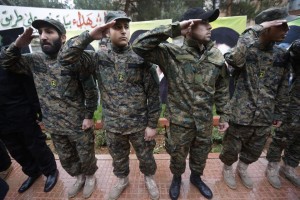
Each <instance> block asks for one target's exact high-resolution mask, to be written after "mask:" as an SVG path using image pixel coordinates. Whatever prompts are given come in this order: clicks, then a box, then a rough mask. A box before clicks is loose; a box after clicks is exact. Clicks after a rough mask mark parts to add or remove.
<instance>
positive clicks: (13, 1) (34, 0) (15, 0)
mask: <svg viewBox="0 0 300 200" xmlns="http://www.w3.org/2000/svg"><path fill="white" fill-rule="evenodd" d="M5 4H6V5H13V6H25V7H39V8H68V2H67V1H65V2H64V3H62V2H61V1H59V0H7V1H6V3H5Z"/></svg>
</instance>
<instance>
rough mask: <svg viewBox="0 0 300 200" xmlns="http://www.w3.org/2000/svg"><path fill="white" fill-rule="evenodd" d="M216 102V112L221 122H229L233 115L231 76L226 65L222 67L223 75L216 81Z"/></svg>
mask: <svg viewBox="0 0 300 200" xmlns="http://www.w3.org/2000/svg"><path fill="white" fill-rule="evenodd" d="M214 101H215V105H216V112H217V114H218V115H219V116H220V122H229V117H230V115H231V107H230V97H229V75H228V73H227V69H226V65H225V64H224V65H223V66H222V67H221V73H220V75H219V77H218V80H217V81H216V92H215V95H214Z"/></svg>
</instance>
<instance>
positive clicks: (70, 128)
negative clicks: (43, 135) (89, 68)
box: [1, 44, 98, 135]
mask: <svg viewBox="0 0 300 200" xmlns="http://www.w3.org/2000/svg"><path fill="white" fill-rule="evenodd" d="M1 64H2V66H3V67H4V68H6V69H7V70H10V71H13V72H15V73H25V74H29V73H33V78H34V82H35V86H36V89H37V93H38V97H39V100H40V104H41V109H42V113H43V122H44V124H45V127H46V130H47V132H49V133H51V134H59V135H72V134H76V132H79V131H81V126H82V122H83V120H84V119H92V118H93V114H94V111H95V110H96V109H97V101H98V93H97V87H96V84H95V80H94V79H93V77H92V76H91V75H88V74H85V73H81V74H79V73H74V72H72V71H68V70H67V69H64V68H62V66H61V65H60V64H59V63H58V62H57V56H53V57H49V56H47V55H46V54H44V53H42V52H36V53H31V54H23V55H21V53H20V50H19V48H17V47H16V46H15V45H14V44H12V45H10V46H9V47H8V48H7V49H6V50H4V49H3V50H2V52H1Z"/></svg>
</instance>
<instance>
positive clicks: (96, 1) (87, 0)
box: [74, 0, 123, 10]
mask: <svg viewBox="0 0 300 200" xmlns="http://www.w3.org/2000/svg"><path fill="white" fill-rule="evenodd" d="M74 4H75V8H76V9H87V10H120V9H122V7H123V3H122V1H111V0H74Z"/></svg>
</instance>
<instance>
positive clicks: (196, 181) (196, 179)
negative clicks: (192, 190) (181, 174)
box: [190, 171, 213, 199]
mask: <svg viewBox="0 0 300 200" xmlns="http://www.w3.org/2000/svg"><path fill="white" fill-rule="evenodd" d="M190 181H191V183H192V184H193V185H194V186H195V187H196V188H198V190H199V192H200V193H201V194H202V195H203V196H204V197H205V198H207V199H211V198H212V197H213V193H212V191H211V190H210V188H209V187H208V186H207V185H206V184H205V183H204V182H203V181H202V180H201V178H200V174H197V173H194V172H193V171H192V174H191V176H190Z"/></svg>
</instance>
